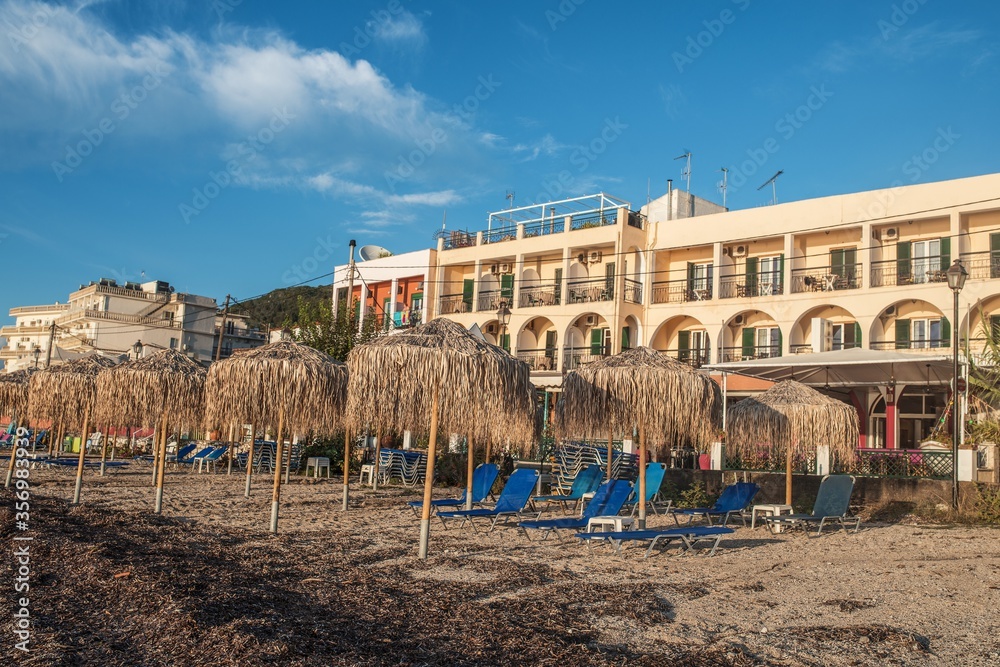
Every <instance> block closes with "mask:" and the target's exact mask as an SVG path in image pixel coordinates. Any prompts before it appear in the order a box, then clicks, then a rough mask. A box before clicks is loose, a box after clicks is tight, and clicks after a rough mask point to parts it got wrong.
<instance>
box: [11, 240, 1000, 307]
mask: <svg viewBox="0 0 1000 667" xmlns="http://www.w3.org/2000/svg"><path fill="white" fill-rule="evenodd" d="M962 263H963V264H964V265H965V270H966V271H968V272H969V278H972V279H973V280H991V279H993V278H1000V253H996V252H970V253H965V254H964V255H962ZM11 314H12V315H13V314H14V313H13V311H11Z"/></svg>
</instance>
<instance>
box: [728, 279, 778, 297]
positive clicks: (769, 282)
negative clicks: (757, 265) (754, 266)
mask: <svg viewBox="0 0 1000 667" xmlns="http://www.w3.org/2000/svg"><path fill="white" fill-rule="evenodd" d="M783 289H784V288H783V286H782V284H781V282H780V281H778V280H775V279H774V277H773V275H772V274H769V273H751V274H742V273H741V274H736V275H730V276H725V277H724V278H722V279H721V280H720V282H719V298H720V299H734V298H743V297H755V296H774V295H777V294H781V293H782V291H783Z"/></svg>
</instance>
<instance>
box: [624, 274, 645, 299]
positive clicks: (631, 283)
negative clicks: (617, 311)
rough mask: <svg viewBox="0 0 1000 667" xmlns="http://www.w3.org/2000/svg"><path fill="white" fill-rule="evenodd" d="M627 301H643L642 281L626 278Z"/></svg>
mask: <svg viewBox="0 0 1000 667" xmlns="http://www.w3.org/2000/svg"><path fill="white" fill-rule="evenodd" d="M625 301H627V302H629V303H640V304H641V303H642V283H640V282H639V281H638V280H632V279H630V278H626V279H625Z"/></svg>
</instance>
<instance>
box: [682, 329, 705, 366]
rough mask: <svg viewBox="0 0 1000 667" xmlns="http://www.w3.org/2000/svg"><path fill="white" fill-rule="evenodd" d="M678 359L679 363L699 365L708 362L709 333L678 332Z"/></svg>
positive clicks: (703, 331)
mask: <svg viewBox="0 0 1000 667" xmlns="http://www.w3.org/2000/svg"><path fill="white" fill-rule="evenodd" d="M677 359H678V360H679V361H696V362H698V363H699V364H700V363H704V362H707V361H708V332H707V331H705V330H704V329H699V330H694V331H678V332H677Z"/></svg>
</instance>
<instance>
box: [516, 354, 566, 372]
mask: <svg viewBox="0 0 1000 667" xmlns="http://www.w3.org/2000/svg"><path fill="white" fill-rule="evenodd" d="M558 357H559V353H558V351H557V350H555V349H554V348H549V349H537V350H518V351H517V358H518V359H519V360H520V361H523V362H524V363H526V364H528V368H530V369H531V370H533V371H554V370H558V369H557V367H556V364H557V362H558Z"/></svg>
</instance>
